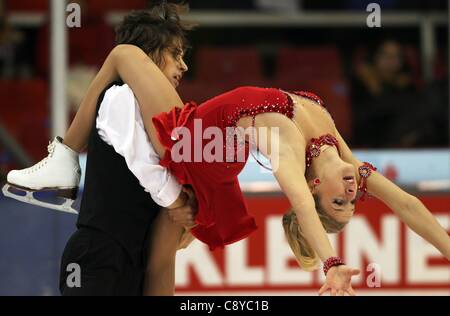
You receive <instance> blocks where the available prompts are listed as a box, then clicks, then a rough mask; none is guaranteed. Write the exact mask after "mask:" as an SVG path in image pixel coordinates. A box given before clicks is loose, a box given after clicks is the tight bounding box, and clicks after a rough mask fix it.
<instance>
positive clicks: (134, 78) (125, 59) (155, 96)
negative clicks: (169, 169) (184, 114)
mask: <svg viewBox="0 0 450 316" xmlns="http://www.w3.org/2000/svg"><path fill="white" fill-rule="evenodd" d="M110 56H112V58H111V59H112V61H113V63H112V66H113V68H114V71H116V72H117V74H118V75H119V77H120V78H121V79H122V80H123V81H124V82H125V83H127V84H128V85H129V86H130V88H131V89H132V90H133V93H134V95H135V96H136V98H137V99H138V101H139V106H140V110H141V113H142V117H143V120H144V125H145V129H146V131H147V134H148V136H149V139H150V141H151V142H152V144H153V147H154V148H155V150H156V152H157V153H158V154H159V155H160V157H162V156H163V155H164V148H163V147H162V146H161V144H160V142H159V139H158V136H157V133H156V129H155V127H154V126H153V123H152V118H153V117H154V116H155V115H158V114H160V113H162V112H167V111H170V110H171V109H172V108H173V107H183V102H182V101H181V99H180V97H179V96H178V94H177V92H176V90H175V88H174V87H173V86H172V85H171V84H170V82H169V80H168V79H167V78H166V77H165V76H164V74H163V73H162V72H161V70H160V69H159V68H158V66H157V65H156V64H155V63H154V62H153V61H152V60H151V59H150V57H149V56H147V55H146V54H145V53H144V52H143V51H142V50H141V49H139V48H138V47H136V46H132V45H119V46H117V47H116V48H115V49H114V50H113V52H112V53H111V54H110Z"/></svg>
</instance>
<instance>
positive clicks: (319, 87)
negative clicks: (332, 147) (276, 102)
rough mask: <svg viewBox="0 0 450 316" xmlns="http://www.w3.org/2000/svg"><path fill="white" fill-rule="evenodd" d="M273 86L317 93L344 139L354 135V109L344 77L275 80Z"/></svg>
mask: <svg viewBox="0 0 450 316" xmlns="http://www.w3.org/2000/svg"><path fill="white" fill-rule="evenodd" d="M273 86H276V87H279V88H280V89H283V90H287V91H295V90H298V91H310V92H313V93H315V94H317V95H318V96H319V97H320V98H321V99H322V100H323V101H324V103H325V106H326V108H327V109H328V111H329V112H330V113H331V115H332V116H333V119H334V121H335V124H336V127H337V129H338V130H339V132H340V134H341V135H342V137H344V139H350V138H351V136H352V109H351V102H350V95H349V94H350V92H349V86H348V83H347V82H346V81H345V80H344V79H308V80H304V81H303V82H292V81H287V82H285V81H283V80H278V81H275V82H274V84H273Z"/></svg>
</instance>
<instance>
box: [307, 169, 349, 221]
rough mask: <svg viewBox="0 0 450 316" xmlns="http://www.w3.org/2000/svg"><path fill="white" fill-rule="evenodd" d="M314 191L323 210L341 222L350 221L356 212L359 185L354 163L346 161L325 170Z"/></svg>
mask: <svg viewBox="0 0 450 316" xmlns="http://www.w3.org/2000/svg"><path fill="white" fill-rule="evenodd" d="M320 181H321V183H320V185H318V186H317V187H316V188H315V189H314V192H313V193H315V194H317V195H318V197H319V198H320V204H321V206H322V208H323V210H324V211H325V212H326V213H327V214H329V215H330V216H331V217H333V218H334V219H335V220H336V221H338V222H339V223H344V224H346V223H348V222H349V221H350V219H351V218H352V216H353V214H354V212H355V203H356V194H357V192H358V187H357V183H356V173H355V168H354V167H353V165H351V164H348V163H346V162H343V161H342V162H341V163H339V165H338V166H330V167H328V168H327V170H324V173H323V175H322V177H321V178H320Z"/></svg>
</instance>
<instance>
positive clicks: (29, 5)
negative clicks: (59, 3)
mask: <svg viewBox="0 0 450 316" xmlns="http://www.w3.org/2000/svg"><path fill="white" fill-rule="evenodd" d="M68 3H70V1H68ZM87 4H88V7H89V12H90V13H105V12H107V11H128V10H141V9H145V8H146V7H147V1H146V0H127V1H123V0H87ZM6 8H7V10H8V11H20V12H26V11H34V12H36V11H37V12H43V11H48V10H49V1H48V0H6Z"/></svg>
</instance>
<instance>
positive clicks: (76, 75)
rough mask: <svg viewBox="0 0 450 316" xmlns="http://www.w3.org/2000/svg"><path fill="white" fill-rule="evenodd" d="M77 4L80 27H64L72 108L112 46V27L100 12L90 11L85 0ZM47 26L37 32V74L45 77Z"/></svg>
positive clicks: (47, 65) (46, 71)
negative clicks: (65, 28) (66, 37)
mask: <svg viewBox="0 0 450 316" xmlns="http://www.w3.org/2000/svg"><path fill="white" fill-rule="evenodd" d="M73 2H77V3H78V4H79V5H80V7H81V14H82V16H81V27H80V28H77V27H73V28H69V30H68V38H69V43H68V45H69V47H68V50H69V65H70V69H69V75H68V97H69V101H70V104H72V105H73V106H74V107H75V108H74V109H73V110H74V111H76V107H77V106H78V105H79V103H80V101H81V99H82V98H83V96H84V94H85V92H86V90H87V88H88V85H89V83H90V81H91V80H92V79H93V77H94V76H95V73H96V72H97V71H98V69H100V67H101V65H102V64H103V62H104V60H105V58H106V57H107V56H108V53H109V52H110V50H111V49H112V48H113V47H114V37H115V35H114V30H113V28H112V27H111V26H110V25H109V24H108V23H107V22H106V21H105V17H104V16H103V15H98V14H91V13H90V11H89V1H86V0H77V1H72V3H73ZM49 41H50V36H49V25H48V24H47V25H45V26H44V27H42V29H41V30H40V31H39V34H38V43H39V44H38V48H37V68H38V74H39V75H40V76H42V77H48V75H49V71H50V62H49V61H50V58H51V56H50V50H49Z"/></svg>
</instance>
